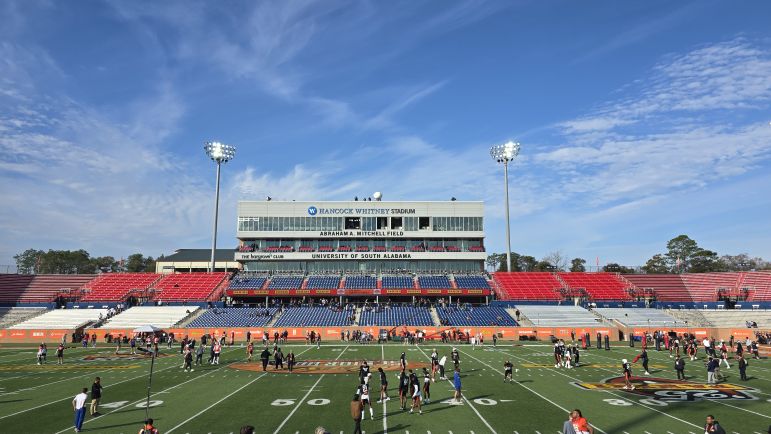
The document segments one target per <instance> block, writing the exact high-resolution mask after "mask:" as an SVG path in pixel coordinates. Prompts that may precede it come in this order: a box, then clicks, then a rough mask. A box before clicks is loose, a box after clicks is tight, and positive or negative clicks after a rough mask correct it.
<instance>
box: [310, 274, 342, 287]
mask: <svg viewBox="0 0 771 434" xmlns="http://www.w3.org/2000/svg"><path fill="white" fill-rule="evenodd" d="M339 286H340V277H338V276H309V277H308V284H307V285H306V286H305V287H306V288H307V289H335V288H338V287H339Z"/></svg>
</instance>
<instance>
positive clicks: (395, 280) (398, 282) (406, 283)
mask: <svg viewBox="0 0 771 434" xmlns="http://www.w3.org/2000/svg"><path fill="white" fill-rule="evenodd" d="M380 283H381V286H382V287H383V288H387V289H404V288H414V287H415V279H413V278H412V276H383V277H381V278H380Z"/></svg>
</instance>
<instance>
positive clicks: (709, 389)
mask: <svg viewBox="0 0 771 434" xmlns="http://www.w3.org/2000/svg"><path fill="white" fill-rule="evenodd" d="M572 384H573V385H575V386H577V387H579V388H581V389H585V390H598V391H609V390H618V391H623V392H627V393H632V394H635V395H640V396H645V397H647V398H650V399H654V400H657V401H664V402H684V401H697V400H702V399H720V400H723V399H731V400H734V399H735V400H744V399H757V398H756V397H754V396H752V395H750V392H754V391H755V390H754V389H751V388H749V387H744V386H739V385H736V384H728V383H723V384H703V383H692V382H689V381H681V380H671V379H668V378H635V379H633V380H632V384H633V385H634V387H635V388H634V390H624V388H623V387H624V377H613V378H607V379H605V380H603V381H602V383H582V382H575V383H572Z"/></svg>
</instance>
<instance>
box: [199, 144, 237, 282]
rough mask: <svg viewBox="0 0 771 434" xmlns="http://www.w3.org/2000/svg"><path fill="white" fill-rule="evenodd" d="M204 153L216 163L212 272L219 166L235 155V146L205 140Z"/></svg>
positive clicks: (212, 256)
mask: <svg viewBox="0 0 771 434" xmlns="http://www.w3.org/2000/svg"><path fill="white" fill-rule="evenodd" d="M203 149H204V151H206V155H208V156H209V158H211V159H212V161H214V162H215V163H217V187H216V192H215V194H214V228H213V229H212V232H213V233H212V240H211V268H209V272H210V273H213V272H214V253H215V251H216V250H217V218H218V217H219V208H220V166H222V163H227V162H228V161H230V160H232V159H233V157H235V156H236V148H235V146H230V145H226V144H224V143H220V142H205V143H204V145H203Z"/></svg>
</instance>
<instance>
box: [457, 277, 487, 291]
mask: <svg viewBox="0 0 771 434" xmlns="http://www.w3.org/2000/svg"><path fill="white" fill-rule="evenodd" d="M455 285H456V286H457V287H458V288H460V289H490V284H489V283H488V282H487V279H485V278H484V277H482V276H455Z"/></svg>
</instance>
